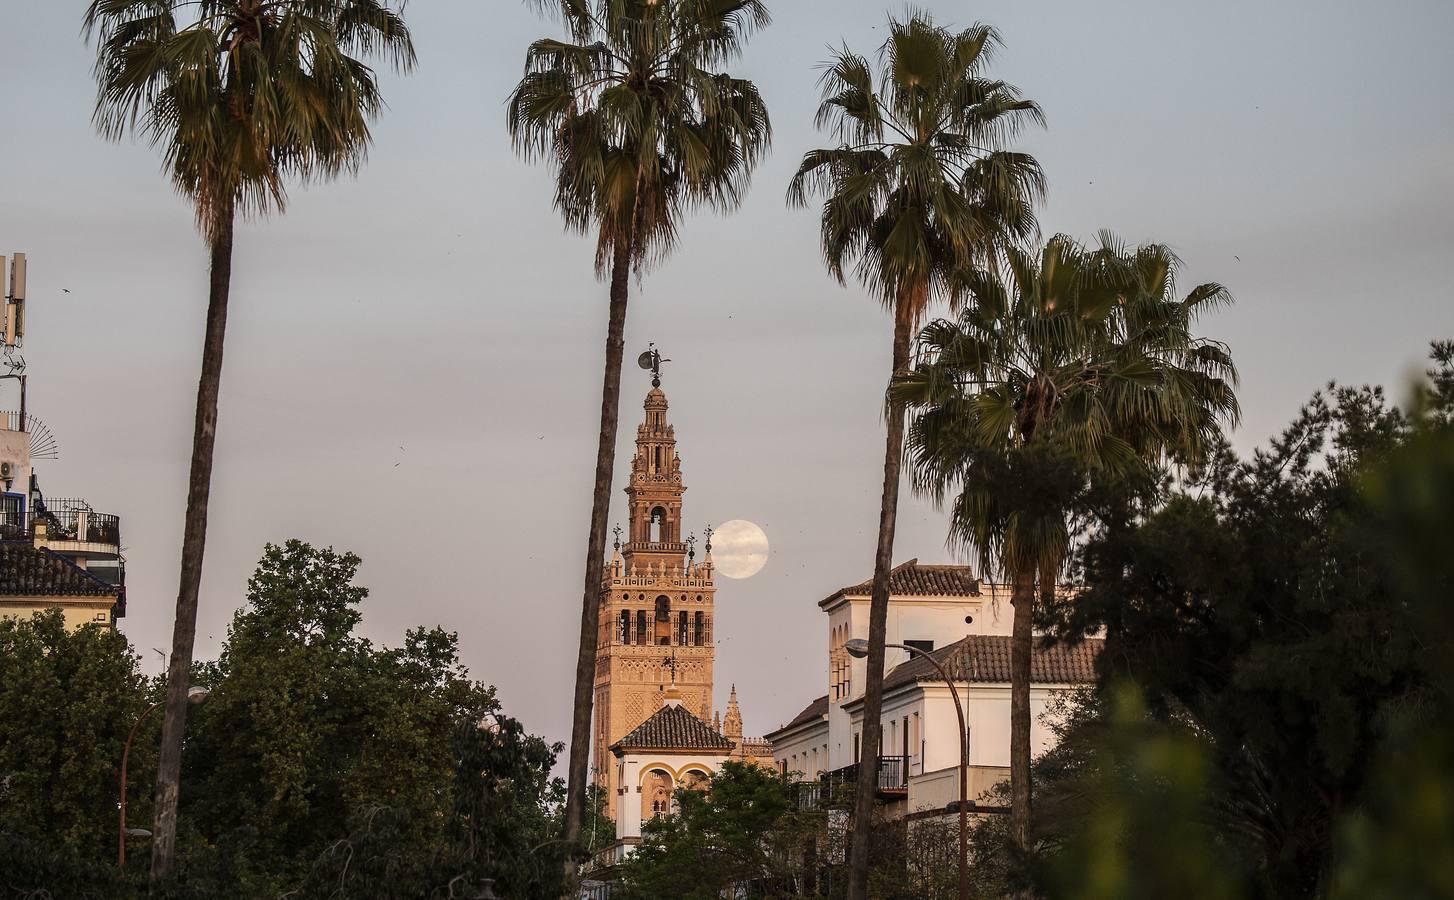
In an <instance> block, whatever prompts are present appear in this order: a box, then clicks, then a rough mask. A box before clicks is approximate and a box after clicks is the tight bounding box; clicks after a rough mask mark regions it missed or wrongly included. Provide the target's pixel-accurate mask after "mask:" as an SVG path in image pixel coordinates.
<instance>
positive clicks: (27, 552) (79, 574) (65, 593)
mask: <svg viewBox="0 0 1454 900" xmlns="http://www.w3.org/2000/svg"><path fill="white" fill-rule="evenodd" d="M120 593H121V589H120V588H118V587H117V586H116V585H113V584H111V583H109V582H107V581H103V580H102V579H100V578H97V577H96V576H95V575H92V574H90V573H89V572H87V571H86V570H85V569H83V568H81V567H80V566H78V565H76V564H75V563H73V562H71V561H70V560H68V559H66V558H65V557H64V556H61V555H60V554H58V553H52V552H50V551H49V550H44V549H40V548H37V547H35V546H34V545H32V544H31V543H29V542H21V541H6V542H3V543H0V596H4V597H38V596H44V597H107V596H110V597H115V596H118V595H119V594H120Z"/></svg>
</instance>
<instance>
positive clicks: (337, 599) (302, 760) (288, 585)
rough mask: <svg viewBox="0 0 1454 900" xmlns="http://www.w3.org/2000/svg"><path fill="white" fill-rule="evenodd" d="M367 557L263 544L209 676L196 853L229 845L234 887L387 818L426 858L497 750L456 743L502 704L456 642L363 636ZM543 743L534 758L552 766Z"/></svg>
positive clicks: (198, 764)
mask: <svg viewBox="0 0 1454 900" xmlns="http://www.w3.org/2000/svg"><path fill="white" fill-rule="evenodd" d="M359 562H360V561H359V558H358V557H357V556H354V555H353V554H350V553H336V552H335V551H333V550H331V549H323V550H320V549H316V548H314V547H311V546H309V545H308V544H305V543H303V542H301V541H296V540H294V541H288V542H287V543H286V544H284V545H281V546H278V545H271V544H270V545H268V546H267V548H266V549H265V550H264V553H263V557H262V560H261V561H260V562H259V565H258V569H257V572H256V574H254V575H253V577H252V579H251V580H250V581H249V582H248V604H247V606H246V607H244V608H243V609H241V610H239V611H238V612H237V613H236V614H235V615H234V616H233V621H232V624H231V626H230V627H229V629H228V636H227V640H226V642H225V644H224V646H223V650H222V654H221V657H220V658H219V660H218V662H217V664H216V666H215V667H213V668H211V669H209V670H206V671H205V672H204V673H202V674H201V675H200V676H199V680H205V681H208V682H211V683H212V684H213V688H212V693H211V696H210V697H209V699H208V702H207V703H206V704H205V705H204V706H203V707H201V708H200V709H199V711H198V713H197V715H196V719H197V728H196V729H195V732H196V733H195V736H194V738H193V739H192V740H191V741H190V742H189V747H188V753H187V759H186V761H187V768H186V773H185V774H186V784H187V788H188V791H189V794H191V795H192V796H191V798H190V799H189V801H188V803H187V805H186V806H185V807H184V811H185V812H186V814H187V818H188V820H189V823H190V825H191V827H192V828H193V829H195V831H196V840H197V841H198V842H199V843H201V844H203V845H205V846H211V847H226V848H229V850H228V854H229V855H230V858H231V862H228V863H225V865H224V867H226V865H233V864H235V865H236V867H237V869H236V871H235V872H233V875H232V877H234V878H235V879H236V880H237V881H238V883H239V884H247V883H249V880H250V879H252V878H254V877H256V878H258V879H260V881H261V882H262V883H266V884H269V885H276V886H277V887H278V888H279V889H280V888H281V887H283V886H285V885H287V884H288V883H289V882H291V881H295V880H298V879H300V878H301V877H302V874H303V872H304V871H305V870H306V869H307V868H308V866H310V865H311V864H312V862H313V861H314V859H315V858H317V857H318V856H319V854H320V853H321V852H322V851H323V850H324V848H325V847H327V846H328V845H330V844H331V843H332V842H334V841H336V840H338V839H339V838H341V837H343V836H344V832H343V831H342V830H341V828H342V827H344V826H345V823H348V822H353V823H354V824H355V826H356V827H357V828H362V829H363V830H364V831H365V832H367V829H368V827H369V825H370V824H372V823H374V822H375V821H376V819H377V816H376V813H375V811H376V810H378V809H381V808H383V809H388V810H392V811H395V813H396V814H397V815H398V816H401V817H403V819H404V820H406V821H408V822H409V827H408V828H407V830H405V831H403V832H402V838H400V839H399V840H398V841H396V842H395V843H394V844H393V846H394V851H395V852H396V853H397V854H399V855H400V856H402V857H406V858H419V859H428V858H430V856H431V855H432V854H433V853H434V851H435V849H436V848H437V847H438V846H439V845H440V844H442V843H443V842H444V840H445V836H446V831H447V828H448V823H449V818H448V816H447V813H449V812H450V811H451V810H452V806H451V800H450V798H451V797H452V796H455V795H454V790H455V788H454V784H455V779H456V778H457V776H458V772H457V769H458V766H459V765H460V764H461V763H460V760H462V759H463V758H464V756H465V754H467V753H470V754H476V753H482V752H485V749H488V748H485V749H481V748H479V747H476V746H474V745H470V744H468V743H465V744H461V743H460V741H461V737H460V735H459V729H460V728H461V727H462V726H461V723H463V724H464V726H466V727H468V728H470V729H476V728H477V726H478V724H479V723H480V722H482V721H486V720H488V718H489V717H492V716H494V715H495V714H496V713H497V711H498V709H499V706H498V703H497V702H496V700H495V697H494V691H493V690H492V689H490V688H486V687H484V686H483V685H480V684H478V683H476V682H473V681H471V680H469V678H468V673H467V672H466V671H465V670H464V668H463V667H462V666H461V665H460V664H459V662H458V658H457V648H456V643H455V637H454V635H452V634H449V633H447V632H444V631H442V630H440V629H432V630H425V629H415V630H412V631H410V632H408V633H407V634H406V635H405V638H404V644H403V646H402V647H398V648H387V649H386V648H376V647H374V646H373V644H372V643H371V642H370V641H368V640H366V639H364V638H361V637H359V636H357V635H356V634H355V633H354V630H355V628H356V626H357V625H358V622H359V619H360V613H359V610H358V605H359V603H360V602H362V601H363V599H364V598H365V597H366V596H367V594H368V591H367V589H366V588H363V587H361V586H359V585H357V584H355V583H354V581H353V579H354V575H355V572H356V570H357V567H358V565H359ZM513 728H514V730H512V731H509V732H508V733H509V734H511V735H513V737H514V738H515V745H519V743H520V740H521V738H520V735H519V734H518V725H516V726H513ZM534 740H535V744H533V745H531V746H530V747H529V752H530V753H533V754H535V755H536V756H540V755H542V754H543V755H544V756H547V757H548V756H549V755H550V754H549V749H548V748H547V747H545V746H544V745H543V744H541V743H539V741H538V739H534ZM515 745H512V746H515ZM537 745H538V746H537ZM535 762H536V763H537V764H538V763H539V760H538V759H537V760H536V761H535ZM548 767H549V766H548V764H546V768H547V769H548ZM527 768H528V766H527ZM512 774H519V773H512ZM527 787H528V790H527ZM536 788H538V786H535V785H533V783H532V785H530V786H526V785H521V786H520V789H521V790H526V792H527V793H528V792H530V791H531V790H534V791H535V795H536V796H539V794H540V792H539V790H537V789H536ZM541 815H544V813H543V812H542V813H541ZM365 819H367V820H368V822H365V821H364V820H365ZM258 892H259V893H261V892H263V888H262V887H259V888H258Z"/></svg>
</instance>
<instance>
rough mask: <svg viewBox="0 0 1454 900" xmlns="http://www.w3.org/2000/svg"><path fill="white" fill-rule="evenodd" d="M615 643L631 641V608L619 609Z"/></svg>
mask: <svg viewBox="0 0 1454 900" xmlns="http://www.w3.org/2000/svg"><path fill="white" fill-rule="evenodd" d="M616 643H618V644H629V643H631V610H629V609H623V610H621V615H620V621H619V622H618V624H617V635H616Z"/></svg>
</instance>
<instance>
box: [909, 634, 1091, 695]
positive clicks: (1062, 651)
mask: <svg viewBox="0 0 1454 900" xmlns="http://www.w3.org/2000/svg"><path fill="white" fill-rule="evenodd" d="M1104 644H1105V641H1104V640H1101V639H1100V638H1087V639H1086V640H1083V641H1081V642H1080V643H1079V644H1076V645H1075V646H1073V647H1072V646H1070V645H1069V644H1063V643H1062V644H1056V645H1055V646H1053V647H1045V646H1043V642H1042V641H1041V640H1036V641H1035V645H1034V647H1033V649H1032V651H1031V654H1030V681H1031V683H1038V684H1085V683H1089V682H1092V681H1095V680H1096V657H1097V656H1098V655H1100V652H1101V647H1102V646H1104ZM963 649H967V650H968V653H966V654H965V655H964V657H959V653H960V651H961V650H963ZM933 655H934V659H935V660H936V661H937V662H938V663H939V664H940V665H942V666H944V668H946V669H948V670H949V675H950V677H951V678H954V677H963V678H964V680H965V681H969V682H975V683H980V684H984V683H990V684H1004V683H1008V682H1009V680H1010V637H1009V636H1008V635H999V634H973V635H970V636H969V637H966V638H964V639H963V640H959V641H955V642H954V643H952V644H946V645H945V646H943V647H940V648H939V649H938V650H935V651H934V653H933ZM961 673H964V674H961ZM942 680H943V679H942V678H940V677H939V673H938V672H937V671H935V670H934V667H933V666H932V665H930V664H929V661H928V660H926V659H925V658H924V657H923V656H920V655H918V654H915V655H914V656H911V657H910V658H909V659H908V660H907V661H906V662H903V663H901V664H899V665H897V666H895V667H894V669H893V670H892V671H891V672H889V673H888V674H887V675H885V676H884V690H886V691H887V690H890V689H892V688H896V687H900V686H902V685H906V684H908V683H910V682H915V681H942Z"/></svg>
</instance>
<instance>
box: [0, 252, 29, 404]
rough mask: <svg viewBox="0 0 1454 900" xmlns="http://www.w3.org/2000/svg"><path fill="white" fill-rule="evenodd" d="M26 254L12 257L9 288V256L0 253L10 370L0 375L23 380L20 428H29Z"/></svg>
mask: <svg viewBox="0 0 1454 900" xmlns="http://www.w3.org/2000/svg"><path fill="white" fill-rule="evenodd" d="M25 268H26V267H25V254H24V253H16V254H14V255H12V256H11V257H10V278H9V287H8V291H7V290H6V285H5V280H6V279H5V257H3V256H0V293H4V294H5V333H4V335H3V340H4V347H3V356H0V363H3V364H4V366H5V369H6V372H5V374H4V375H0V378H14V379H15V380H16V381H19V382H20V430H21V431H29V430H30V427H29V423H28V422H27V417H26V415H25V357H23V356H21V355H20V354H19V352H18V351H19V350H20V346H21V344H22V343H23V342H24V340H25Z"/></svg>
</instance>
